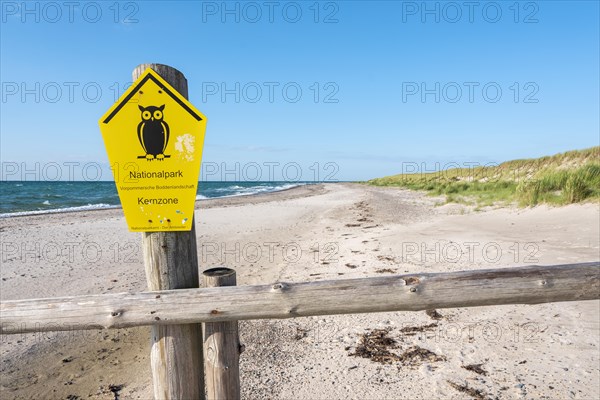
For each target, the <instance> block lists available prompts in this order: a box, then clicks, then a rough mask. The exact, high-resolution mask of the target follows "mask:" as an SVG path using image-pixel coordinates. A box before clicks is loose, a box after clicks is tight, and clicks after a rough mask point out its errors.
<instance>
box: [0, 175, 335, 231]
mask: <svg viewBox="0 0 600 400" xmlns="http://www.w3.org/2000/svg"><path fill="white" fill-rule="evenodd" d="M329 184H337V183H313V184H304V185H296V186H293V187H289V188H285V189H280V190H274V191H271V192H259V193H248V194H239V195H230V196H223V197H211V198H206V199H196V202H195V206H194V210H201V209H205V208H213V207H220V206H222V205H223V206H229V205H243V204H245V203H252V202H255V201H256V202H262V203H264V202H269V201H277V200H284V199H287V198H299V197H303V196H307V195H309V193H314V194H316V193H318V192H320V191H322V190H323V188H322V187H321V188H319V189H314V190H307V191H302V190H301V189H302V188H305V187H309V186H322V185H329ZM288 191H295V192H294V193H293V194H292V195H291V196H279V197H278V194H280V193H287V192H288ZM314 194H313V195H314ZM280 197H282V198H280ZM237 198H241V199H240V200H233V199H237ZM115 210H120V211H121V214H122V210H123V207H122V206H121V205H115V206H110V207H102V208H90V209H85V210H65V211H60V209H57V210H55V211H50V210H48V211H41V212H40V213H36V214H26V215H7V216H0V225H2V222H3V221H10V220H27V219H30V218H31V219H35V218H44V217H46V216H56V215H64V216H73V217H76V216H78V215H82V214H86V213H100V214H101V213H102V212H105V213H109V212H114V211H115ZM26 212H29V211H26Z"/></svg>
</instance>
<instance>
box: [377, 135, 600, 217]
mask: <svg viewBox="0 0 600 400" xmlns="http://www.w3.org/2000/svg"><path fill="white" fill-rule="evenodd" d="M367 183H368V184H370V185H375V186H396V187H402V188H407V189H413V190H424V191H426V192H428V193H429V194H430V195H432V196H441V195H445V196H446V202H447V203H450V202H452V203H463V204H469V205H475V206H477V207H482V206H492V205H508V204H518V205H519V206H522V207H526V206H535V205H537V204H542V203H544V204H550V205H565V204H572V203H579V202H584V201H598V200H600V146H596V147H592V148H589V149H584V150H573V151H568V152H566V153H560V154H556V155H553V156H546V157H541V158H535V159H525V160H513V161H506V162H503V163H502V164H500V165H496V166H487V167H483V166H482V167H475V168H454V169H447V170H444V171H439V172H430V173H415V174H399V175H392V176H387V177H383V178H377V179H372V180H370V181H368V182H367Z"/></svg>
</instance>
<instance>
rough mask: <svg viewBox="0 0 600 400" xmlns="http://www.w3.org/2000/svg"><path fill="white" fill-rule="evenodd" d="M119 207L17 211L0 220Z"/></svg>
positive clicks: (3, 214) (102, 205)
mask: <svg viewBox="0 0 600 400" xmlns="http://www.w3.org/2000/svg"><path fill="white" fill-rule="evenodd" d="M44 203H45V202H44ZM119 207H120V206H114V205H110V204H104V203H100V204H88V205H87V206H77V207H65V208H53V209H50V210H36V211H19V212H12V213H2V214H0V218H10V217H22V216H25V215H42V214H54V213H67V212H75V211H89V210H99V209H108V208H119Z"/></svg>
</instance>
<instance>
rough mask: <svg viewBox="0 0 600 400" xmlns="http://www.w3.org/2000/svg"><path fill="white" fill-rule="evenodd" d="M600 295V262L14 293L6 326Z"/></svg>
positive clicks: (38, 327)
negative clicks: (68, 293) (46, 295)
mask: <svg viewBox="0 0 600 400" xmlns="http://www.w3.org/2000/svg"><path fill="white" fill-rule="evenodd" d="M599 298H600V262H592V263H584V264H570V265H555V266H528V267H514V268H501V269H487V270H475V271H461V272H449V273H421V274H407V275H395V276H386V277H374V278H361V279H345V280H331V281H318V282H305V283H283V282H280V283H275V284H272V285H257V286H232V287H214V288H200V289H181V290H167V291H160V292H144V293H134V294H132V293H115V294H103V295H88V296H73V297H61V298H51V299H33V300H10V301H3V302H2V304H1V305H0V333H1V334H15V333H24V332H43V331H66V330H83V329H109V328H125V327H132V326H141V325H163V324H189V323H199V322H216V321H234V320H246V319H265V318H294V317H301V316H309V315H333V314H350V313H372V312H383V311H419V310H427V309H433V308H454V307H477V306H490V305H501V304H538V303H549V302H557V301H579V300H595V299H599Z"/></svg>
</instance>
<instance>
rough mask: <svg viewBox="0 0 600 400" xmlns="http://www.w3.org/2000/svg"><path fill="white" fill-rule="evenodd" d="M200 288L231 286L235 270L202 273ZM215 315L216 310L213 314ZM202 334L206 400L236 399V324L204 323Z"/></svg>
mask: <svg viewBox="0 0 600 400" xmlns="http://www.w3.org/2000/svg"><path fill="white" fill-rule="evenodd" d="M202 275H203V281H204V287H217V286H235V285H236V279H235V270H233V269H230V268H211V269H208V270H206V271H204V273H203V274H202ZM216 312H218V310H216ZM202 326H203V331H204V332H203V333H204V354H206V357H205V358H204V371H205V373H206V397H207V398H208V399H209V400H225V399H227V400H236V399H239V398H240V352H241V350H242V347H241V346H240V339H239V335H238V322H237V321H229V322H207V323H204V324H202Z"/></svg>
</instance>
